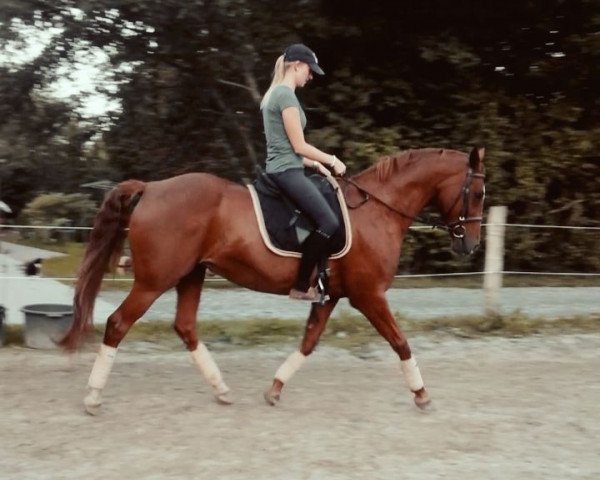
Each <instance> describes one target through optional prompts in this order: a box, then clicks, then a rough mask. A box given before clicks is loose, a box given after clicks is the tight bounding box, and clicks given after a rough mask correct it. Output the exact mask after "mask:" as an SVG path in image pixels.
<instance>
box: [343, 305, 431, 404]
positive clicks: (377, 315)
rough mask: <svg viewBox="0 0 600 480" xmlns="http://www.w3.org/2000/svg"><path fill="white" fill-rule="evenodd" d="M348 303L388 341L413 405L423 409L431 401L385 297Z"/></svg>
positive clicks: (404, 337)
mask: <svg viewBox="0 0 600 480" xmlns="http://www.w3.org/2000/svg"><path fill="white" fill-rule="evenodd" d="M350 303H351V304H352V306H353V307H355V308H358V309H359V310H360V311H361V312H362V313H363V314H364V315H365V317H367V319H368V320H369V322H371V324H372V325H373V326H374V327H375V329H376V330H377V331H378V332H379V334H380V335H381V336H382V337H383V338H385V339H386V340H387V341H388V343H389V344H390V346H391V347H392V348H393V349H394V351H395V352H396V353H397V354H398V356H399V357H400V367H401V369H402V373H403V375H404V379H405V381H406V384H407V386H408V388H409V389H410V391H411V392H413V394H414V396H415V397H414V401H415V404H416V405H417V406H418V407H419V408H425V407H426V406H427V405H428V404H429V403H430V401H431V400H430V398H429V394H428V393H427V390H425V385H424V383H423V379H422V378H421V372H420V370H419V367H418V366H417V362H416V360H415V358H414V357H413V356H412V353H411V350H410V346H409V345H408V340H407V339H406V336H405V335H404V334H403V333H402V331H401V330H400V328H399V327H398V324H397V323H396V319H395V318H394V316H393V315H392V312H390V308H389V306H388V303H387V301H386V299H385V297H383V296H371V297H365V298H361V299H355V298H350Z"/></svg>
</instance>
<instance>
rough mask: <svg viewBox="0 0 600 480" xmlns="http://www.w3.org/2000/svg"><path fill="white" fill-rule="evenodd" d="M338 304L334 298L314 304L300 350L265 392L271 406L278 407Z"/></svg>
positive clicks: (276, 373) (293, 354)
mask: <svg viewBox="0 0 600 480" xmlns="http://www.w3.org/2000/svg"><path fill="white" fill-rule="evenodd" d="M337 302H338V299H337V298H335V299H334V298H332V299H331V300H329V301H328V302H326V303H325V304H324V305H318V304H316V303H313V305H312V307H311V310H310V315H309V316H308V320H307V321H306V327H305V329H304V337H303V338H302V343H301V345H300V349H299V350H297V351H295V352H294V353H292V354H291V355H290V356H289V357H288V358H287V359H286V360H285V362H283V364H281V366H280V367H279V368H278V369H277V371H276V372H275V378H274V379H273V384H272V385H271V388H269V389H268V390H267V391H266V392H265V400H266V401H267V403H268V404H269V405H276V404H277V402H278V401H279V399H280V398H281V390H282V389H283V385H284V384H286V383H287V382H288V381H289V380H290V379H291V378H292V376H293V375H294V374H295V373H296V372H297V371H298V370H299V369H300V367H301V366H302V364H303V363H304V361H305V360H306V357H307V356H308V355H310V354H311V353H312V352H313V350H314V349H315V347H316V346H317V343H319V339H320V338H321V334H322V333H323V330H324V329H325V325H326V324H327V320H328V319H329V316H330V315H331V312H332V311H333V309H334V308H335V306H336V304H337Z"/></svg>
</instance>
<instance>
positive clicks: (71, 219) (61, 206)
mask: <svg viewBox="0 0 600 480" xmlns="http://www.w3.org/2000/svg"><path fill="white" fill-rule="evenodd" d="M96 209H97V207H96V203H95V202H94V201H92V200H91V199H90V196H89V195H87V194H82V193H71V194H64V193H47V194H42V195H39V196H37V197H36V198H34V199H33V200H32V201H31V202H29V203H28V204H27V205H26V206H25V208H23V210H22V211H21V221H22V222H23V224H24V225H33V226H42V225H43V226H54V227H69V226H87V225H90V224H91V222H92V220H93V218H94V215H95V214H96ZM33 232H34V233H33V234H31V236H33V237H34V238H36V239H39V240H42V241H49V240H51V239H53V240H61V241H62V240H64V239H65V237H66V233H65V231H64V230H63V229H59V230H51V229H49V230H48V229H36V230H33Z"/></svg>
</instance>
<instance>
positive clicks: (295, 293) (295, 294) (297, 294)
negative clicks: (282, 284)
mask: <svg viewBox="0 0 600 480" xmlns="http://www.w3.org/2000/svg"><path fill="white" fill-rule="evenodd" d="M289 297H290V298H291V299H293V300H307V301H310V302H313V303H317V302H320V300H321V298H320V295H319V293H318V292H317V290H316V289H315V287H309V289H308V290H307V291H306V292H303V291H302V290H298V289H296V288H292V289H291V290H290V293H289Z"/></svg>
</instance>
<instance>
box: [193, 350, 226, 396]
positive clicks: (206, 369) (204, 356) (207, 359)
mask: <svg viewBox="0 0 600 480" xmlns="http://www.w3.org/2000/svg"><path fill="white" fill-rule="evenodd" d="M191 355H192V360H193V361H194V363H195V364H196V366H197V367H198V369H199V370H200V372H201V373H202V375H203V376H204V378H205V379H206V381H207V382H208V383H209V384H210V385H211V386H212V387H213V388H214V390H215V392H216V393H217V394H225V393H227V392H229V387H228V386H227V385H225V382H224V381H223V377H222V376H221V371H220V370H219V367H218V366H217V364H216V363H215V361H214V360H213V358H212V355H211V354H210V352H209V351H208V349H207V348H206V345H204V344H203V343H199V344H198V348H196V350H194V351H193V352H191Z"/></svg>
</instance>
